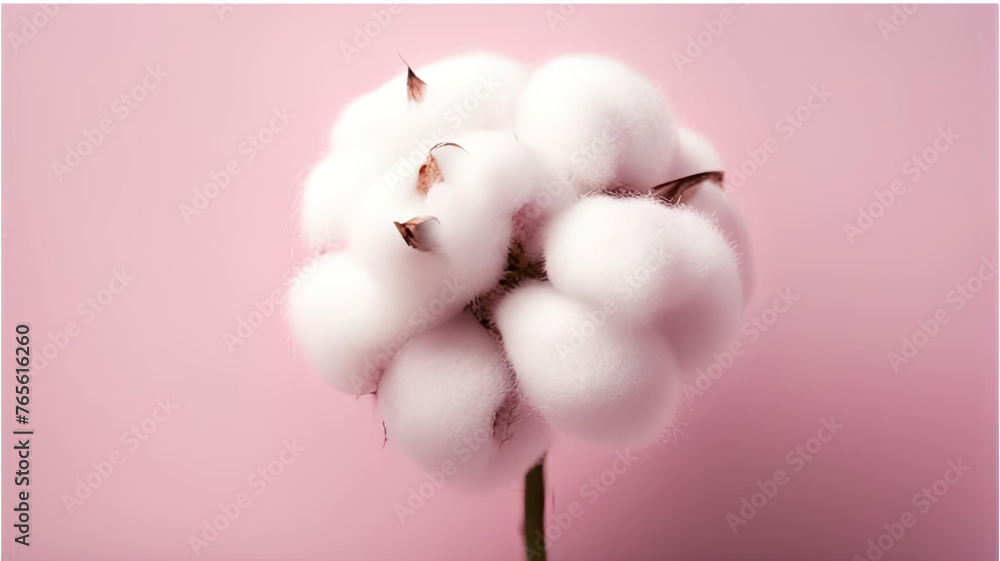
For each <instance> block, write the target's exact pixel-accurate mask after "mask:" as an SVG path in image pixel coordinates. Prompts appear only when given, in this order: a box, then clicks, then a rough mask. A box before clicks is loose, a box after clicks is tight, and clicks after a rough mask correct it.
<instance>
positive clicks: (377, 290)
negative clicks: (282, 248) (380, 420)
mask: <svg viewBox="0 0 1000 561" xmlns="http://www.w3.org/2000/svg"><path fill="white" fill-rule="evenodd" d="M388 288H389V287H388V284H387V283H385V282H384V281H383V280H382V279H379V278H377V277H376V276H374V275H372V274H371V273H370V272H369V271H367V270H366V269H365V268H364V267H363V266H362V265H361V263H360V262H358V260H357V259H356V258H355V257H354V255H353V254H351V253H350V252H347V251H339V252H335V253H330V254H328V255H325V256H323V257H322V258H320V259H319V260H318V261H317V262H316V264H315V266H314V268H312V269H310V270H306V271H303V272H302V273H301V274H300V275H299V276H298V277H296V279H295V280H294V281H293V286H292V287H291V288H290V290H289V293H288V303H287V306H288V307H287V310H286V316H287V319H288V322H289V324H290V326H291V329H292V333H293V335H294V336H295V340H296V341H298V343H299V345H300V346H301V347H302V348H303V349H304V350H305V352H306V355H307V356H308V357H309V358H310V359H311V360H312V362H313V364H315V366H316V369H317V370H318V371H319V373H320V375H321V376H322V377H323V379H324V380H325V381H326V382H327V383H328V384H330V385H331V386H333V387H334V388H335V389H337V390H339V391H341V392H344V393H347V394H351V395H359V394H363V393H371V392H373V391H375V389H376V387H377V385H378V380H379V377H380V375H381V373H382V370H383V369H384V368H385V367H386V366H387V365H388V363H389V361H390V360H391V359H392V356H393V355H394V354H395V353H396V352H398V350H399V348H400V346H401V342H403V341H405V340H406V338H407V337H408V336H409V335H408V334H409V332H410V330H411V329H412V326H411V325H409V323H408V322H407V319H406V317H405V316H404V315H402V314H401V313H400V310H401V307H400V306H399V304H398V303H397V302H395V301H394V300H393V299H392V297H391V293H390V292H389V290H388Z"/></svg>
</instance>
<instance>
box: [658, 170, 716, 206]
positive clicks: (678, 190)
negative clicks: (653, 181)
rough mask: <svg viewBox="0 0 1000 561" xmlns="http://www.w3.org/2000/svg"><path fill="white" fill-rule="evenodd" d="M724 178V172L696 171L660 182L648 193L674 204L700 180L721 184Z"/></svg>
mask: <svg viewBox="0 0 1000 561" xmlns="http://www.w3.org/2000/svg"><path fill="white" fill-rule="evenodd" d="M724 178H725V173H724V172H721V171H705V172H702V173H696V174H694V175H689V176H687V177H682V178H680V179H674V180H673V181H668V182H666V183H661V184H659V185H657V186H656V187H653V188H652V189H651V190H650V193H652V194H653V195H655V196H657V197H660V198H661V199H663V200H664V201H666V202H667V204H671V205H675V204H677V203H679V202H681V200H682V199H683V197H684V194H685V193H687V192H688V191H689V190H690V189H691V188H692V187H694V186H695V185H697V184H699V183H701V182H702V181H715V182H717V183H718V184H719V186H720V187H721V186H722V182H723V179H724Z"/></svg>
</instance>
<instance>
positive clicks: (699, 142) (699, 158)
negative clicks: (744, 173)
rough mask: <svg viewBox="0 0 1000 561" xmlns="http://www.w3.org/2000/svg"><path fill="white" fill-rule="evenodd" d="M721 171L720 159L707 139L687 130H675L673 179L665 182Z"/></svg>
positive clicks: (682, 128)
mask: <svg viewBox="0 0 1000 561" xmlns="http://www.w3.org/2000/svg"><path fill="white" fill-rule="evenodd" d="M722 170H723V166H722V158H721V157H720V156H719V153H718V152H717V151H716V150H715V147H714V146H712V143H711V142H709V140H708V139H707V138H705V137H704V136H702V135H700V134H698V133H696V132H694V131H693V130H691V129H688V128H684V127H681V128H679V129H678V130H677V150H676V152H675V153H674V164H673V177H670V178H668V179H667V180H665V181H669V180H671V179H680V178H682V177H687V176H689V175H694V174H696V173H702V172H706V171H722ZM665 181H664V182H665Z"/></svg>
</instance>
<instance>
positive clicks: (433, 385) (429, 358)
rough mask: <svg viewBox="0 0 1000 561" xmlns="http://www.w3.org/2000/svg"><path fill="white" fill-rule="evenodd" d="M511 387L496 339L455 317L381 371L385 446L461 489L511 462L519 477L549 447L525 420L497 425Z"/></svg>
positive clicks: (489, 479) (468, 318) (466, 317)
mask: <svg viewBox="0 0 1000 561" xmlns="http://www.w3.org/2000/svg"><path fill="white" fill-rule="evenodd" d="M514 383H515V382H514V378H513V374H512V373H511V372H510V370H509V368H508V366H507V364H506V361H505V359H504V354H503V350H502V349H501V347H500V344H499V342H497V341H496V339H494V338H493V337H492V336H491V335H490V334H489V332H487V331H486V330H485V329H484V328H483V327H482V326H480V325H479V323H478V321H477V320H476V319H475V318H474V317H472V315H471V314H469V313H465V314H462V315H460V316H457V317H455V318H454V319H452V320H451V321H449V322H447V323H445V324H443V325H441V326H439V327H437V328H435V329H432V330H430V331H428V332H426V333H423V334H421V335H419V336H417V337H415V338H414V339H413V340H411V341H410V342H409V343H407V345H406V346H405V347H404V348H403V350H402V351H401V352H400V353H399V354H398V355H397V356H396V358H395V360H393V362H392V364H390V365H389V368H387V369H386V371H385V374H384V375H383V377H382V382H381V384H380V386H379V390H378V394H377V398H378V410H379V413H380V414H381V415H382V418H383V420H384V421H385V427H386V436H387V439H388V445H389V446H390V447H392V448H395V449H397V450H399V451H401V452H402V453H404V454H405V455H407V456H408V457H410V458H411V459H413V460H414V461H415V462H416V463H417V464H418V465H420V466H421V467H422V468H423V469H425V470H428V471H441V472H443V473H452V475H450V476H449V481H454V482H457V483H460V484H462V485H481V484H483V483H493V482H494V481H496V478H497V477H500V476H504V477H506V476H507V475H508V472H509V469H508V466H510V465H511V460H512V461H513V464H514V465H517V466H519V468H520V472H521V473H523V472H524V471H526V470H527V468H528V467H529V466H530V465H531V463H533V462H534V461H535V460H537V459H538V457H539V456H540V455H541V453H542V452H543V451H544V449H545V446H547V442H546V440H545V439H546V437H545V430H544V427H538V426H536V425H535V424H534V423H533V422H532V421H531V419H529V418H527V417H526V418H524V419H515V422H513V423H508V422H507V417H506V416H505V417H504V418H503V419H501V421H502V422H501V423H500V425H499V426H498V423H497V411H498V410H500V409H501V408H503V407H504V406H505V404H506V405H509V404H510V400H511V398H512V397H515V396H516V394H515V393H514V391H515V389H514ZM522 427H524V429H526V430H520V429H521V428H522ZM497 437H500V438H501V439H506V442H503V443H501V442H500V440H498V438H497ZM501 455H504V457H503V458H501ZM508 455H509V456H510V458H507V456H508Z"/></svg>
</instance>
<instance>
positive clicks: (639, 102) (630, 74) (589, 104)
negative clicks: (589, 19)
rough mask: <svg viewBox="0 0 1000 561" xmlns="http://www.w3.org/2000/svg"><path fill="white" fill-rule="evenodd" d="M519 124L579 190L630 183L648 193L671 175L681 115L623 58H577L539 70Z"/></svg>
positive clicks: (563, 181)
mask: <svg viewBox="0 0 1000 561" xmlns="http://www.w3.org/2000/svg"><path fill="white" fill-rule="evenodd" d="M516 127H517V133H518V136H519V137H520V138H521V139H522V140H524V141H526V142H528V143H530V144H532V145H533V146H535V147H536V148H538V149H539V150H540V151H542V152H543V153H544V154H545V155H546V159H547V162H548V164H549V166H550V176H551V177H553V178H556V180H557V181H558V184H560V185H566V186H568V187H569V190H570V191H573V192H575V194H577V195H583V194H585V193H588V192H591V191H594V190H599V189H609V188H618V187H622V186H625V187H627V188H628V189H630V190H632V191H635V192H639V193H645V192H648V191H649V190H650V189H651V188H652V187H654V186H656V185H659V184H661V183H664V182H666V181H669V180H670V179H671V177H669V175H670V170H671V167H672V164H673V157H674V156H673V154H674V150H675V147H676V142H677V127H676V123H675V120H674V117H673V115H672V114H671V113H670V111H669V109H668V108H667V104H666V102H665V101H664V99H663V96H662V95H661V93H660V92H659V91H658V90H657V88H656V87H654V86H653V85H652V84H650V83H649V82H648V81H646V80H645V79H644V78H643V77H642V76H640V75H639V74H637V73H636V72H635V71H633V70H632V69H630V68H628V67H627V66H625V65H624V64H622V63H620V62H617V61H615V60H611V59H608V58H604V57H600V56H587V55H571V56H564V57H560V58H557V59H555V60H553V61H551V62H549V63H547V64H545V65H544V66H542V67H541V68H539V69H538V70H537V71H535V72H534V73H533V74H532V75H531V76H530V77H529V79H528V81H527V82H526V84H525V86H524V90H523V91H522V93H521V98H520V101H519V104H518V111H517V121H516Z"/></svg>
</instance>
